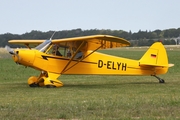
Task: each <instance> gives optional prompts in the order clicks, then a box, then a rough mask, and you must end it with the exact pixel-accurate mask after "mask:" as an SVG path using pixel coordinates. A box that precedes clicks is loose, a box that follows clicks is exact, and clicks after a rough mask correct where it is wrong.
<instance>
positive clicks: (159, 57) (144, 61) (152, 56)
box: [139, 42, 169, 67]
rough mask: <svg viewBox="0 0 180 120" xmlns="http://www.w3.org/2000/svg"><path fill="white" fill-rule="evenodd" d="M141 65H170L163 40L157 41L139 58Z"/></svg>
mask: <svg viewBox="0 0 180 120" xmlns="http://www.w3.org/2000/svg"><path fill="white" fill-rule="evenodd" d="M139 64H140V66H141V65H152V66H164V67H168V66H169V65H168V57H167V53H166V49H165V48H164V46H163V44H162V43H161V42H156V43H154V44H153V45H151V47H150V48H149V49H148V50H147V51H146V53H145V54H144V55H143V56H142V58H141V59H140V60H139Z"/></svg>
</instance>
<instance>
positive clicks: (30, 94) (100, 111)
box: [0, 48, 180, 120]
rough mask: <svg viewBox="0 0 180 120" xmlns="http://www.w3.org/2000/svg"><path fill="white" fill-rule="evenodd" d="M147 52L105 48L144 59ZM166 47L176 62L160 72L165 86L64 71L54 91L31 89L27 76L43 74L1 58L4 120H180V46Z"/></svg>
mask: <svg viewBox="0 0 180 120" xmlns="http://www.w3.org/2000/svg"><path fill="white" fill-rule="evenodd" d="M146 50H147V49H146V48H143V49H139V48H132V50H131V48H128V50H127V49H126V48H123V49H115V50H104V51H101V52H104V53H108V54H112V55H116V56H122V57H128V58H134V59H140V58H141V56H142V55H143V54H144V52H145V51H146ZM167 50H168V51H167V52H168V57H169V62H170V63H174V64H175V66H174V67H172V68H170V69H169V72H168V73H167V74H165V75H160V77H161V78H163V79H164V80H165V81H166V83H165V84H159V83H158V80H157V79H156V78H154V77H151V76H99V75H62V76H61V77H60V78H59V79H60V80H61V81H62V82H63V83H64V86H63V87H61V88H52V89H48V88H30V87H29V86H28V85H27V79H28V78H29V77H30V76H32V75H39V73H40V72H39V71H36V70H34V69H32V68H25V67H24V66H21V65H16V64H15V63H14V62H13V61H12V60H11V58H10V57H1V59H0V67H1V72H0V116H1V119H2V120H3V119H4V120H6V119H10V120H16V119H28V120H31V119H32V120H34V119H37V120H41V119H42V120H44V119H47V120H52V119H55V120H57V119H81V120H84V119H87V120H89V119H180V114H179V111H180V89H179V86H180V80H179V78H180V74H179V73H180V69H179V68H180V63H179V61H180V54H179V52H180V50H179V49H178V48H177V49H167ZM6 54H7V53H6ZM6 54H0V56H3V55H5V56H6ZM7 56H8V55H7Z"/></svg>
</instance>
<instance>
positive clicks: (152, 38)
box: [0, 28, 180, 47]
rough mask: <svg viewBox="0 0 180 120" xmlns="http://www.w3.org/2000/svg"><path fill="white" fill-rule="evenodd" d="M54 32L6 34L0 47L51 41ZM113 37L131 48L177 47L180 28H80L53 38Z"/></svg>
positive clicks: (57, 33)
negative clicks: (23, 41) (22, 41)
mask: <svg viewBox="0 0 180 120" xmlns="http://www.w3.org/2000/svg"><path fill="white" fill-rule="evenodd" d="M53 33H54V31H47V32H42V31H37V30H33V31H31V32H27V33H24V34H21V35H19V34H11V33H5V34H0V47H4V46H5V45H9V46H11V47H17V45H10V44H9V43H8V40H11V39H49V38H50V37H51V36H52V34H53ZM98 34H105V35H113V36H117V37H121V38H125V39H127V40H128V41H130V42H131V46H150V45H151V44H153V43H154V42H156V41H161V42H162V43H163V44H165V45H175V44H179V43H180V41H175V40H174V38H178V37H179V36H180V28H177V29H175V28H173V29H166V30H154V31H147V30H146V31H141V30H139V31H138V32H135V33H132V32H131V31H129V32H127V31H123V30H110V29H101V30H98V29H90V30H82V29H80V28H78V29H73V30H63V31H56V34H55V35H54V36H53V39H60V38H70V37H79V36H87V35H98Z"/></svg>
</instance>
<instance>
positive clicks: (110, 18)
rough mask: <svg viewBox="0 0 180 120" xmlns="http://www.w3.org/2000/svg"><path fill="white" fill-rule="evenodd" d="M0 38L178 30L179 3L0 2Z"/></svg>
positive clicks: (144, 0)
mask: <svg viewBox="0 0 180 120" xmlns="http://www.w3.org/2000/svg"><path fill="white" fill-rule="evenodd" d="M0 14H1V17H0V34H4V33H13V34H22V33H26V32H30V31H32V30H40V31H43V32H47V31H49V30H53V31H54V30H56V31H60V30H72V29H77V28H81V29H82V30H89V29H111V30H125V31H127V32H129V31H130V30H131V31H132V32H138V31H139V30H142V31H145V30H148V31H149V30H151V31H153V30H156V29H160V30H164V29H170V28H179V27H180V0H0Z"/></svg>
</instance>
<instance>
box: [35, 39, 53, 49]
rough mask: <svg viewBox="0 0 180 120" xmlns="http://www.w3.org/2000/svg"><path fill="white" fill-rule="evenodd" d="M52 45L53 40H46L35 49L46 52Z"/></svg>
mask: <svg viewBox="0 0 180 120" xmlns="http://www.w3.org/2000/svg"><path fill="white" fill-rule="evenodd" d="M50 44H51V40H46V41H44V42H43V43H41V44H40V45H38V46H37V47H35V49H36V50H39V51H41V52H44V51H45V50H46V49H47V48H48V47H49V45H50Z"/></svg>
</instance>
